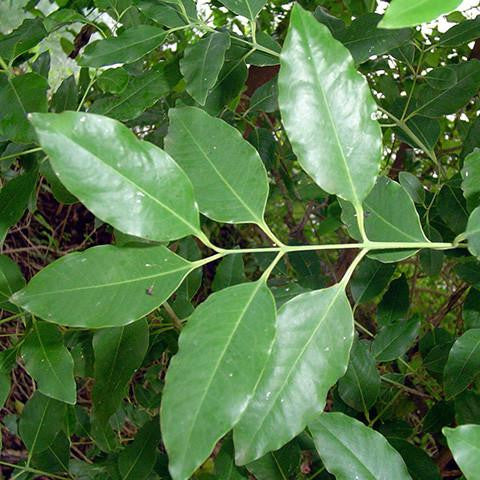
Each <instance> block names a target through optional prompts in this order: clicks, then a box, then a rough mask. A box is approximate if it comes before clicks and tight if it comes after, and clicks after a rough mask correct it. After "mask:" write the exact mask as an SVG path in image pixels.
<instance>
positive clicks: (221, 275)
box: [212, 255, 247, 292]
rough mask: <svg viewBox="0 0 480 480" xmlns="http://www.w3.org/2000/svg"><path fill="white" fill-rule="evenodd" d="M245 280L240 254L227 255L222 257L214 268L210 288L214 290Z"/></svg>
mask: <svg viewBox="0 0 480 480" xmlns="http://www.w3.org/2000/svg"><path fill="white" fill-rule="evenodd" d="M246 281H247V278H246V277H245V268H244V265H243V257H242V255H228V256H226V257H225V258H223V259H222V261H221V262H220V263H219V264H218V266H217V269H216V270H215V277H214V279H213V282H212V290H213V291H214V292H216V291H218V290H221V289H222V288H226V287H231V286H233V285H237V284H238V283H244V282H246Z"/></svg>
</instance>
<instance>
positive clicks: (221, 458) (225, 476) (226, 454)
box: [215, 439, 261, 480]
mask: <svg viewBox="0 0 480 480" xmlns="http://www.w3.org/2000/svg"><path fill="white" fill-rule="evenodd" d="M215 474H216V475H217V478H219V479H220V478H221V479H222V480H245V478H246V477H245V476H244V475H242V474H241V473H240V471H239V470H238V468H237V467H236V466H235V461H234V452H233V443H232V440H231V439H229V440H228V441H226V442H224V443H223V445H222V449H221V450H220V453H219V454H218V456H217V457H216V458H215ZM258 480H261V478H259V479H258Z"/></svg>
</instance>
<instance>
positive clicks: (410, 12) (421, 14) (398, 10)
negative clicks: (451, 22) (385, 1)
mask: <svg viewBox="0 0 480 480" xmlns="http://www.w3.org/2000/svg"><path fill="white" fill-rule="evenodd" d="M461 3H462V0H442V1H441V2H439V1H438V0H418V1H416V2H411V1H410V0H392V2H391V3H390V5H389V7H388V9H387V11H386V13H385V16H384V17H383V20H382V21H381V22H380V27H382V28H402V27H414V26H415V25H420V24H421V23H425V22H431V21H432V20H435V19H436V18H438V17H439V16H440V15H445V14H447V13H450V12H451V11H452V10H455V9H456V8H457V7H458V6H459V5H460V4H461Z"/></svg>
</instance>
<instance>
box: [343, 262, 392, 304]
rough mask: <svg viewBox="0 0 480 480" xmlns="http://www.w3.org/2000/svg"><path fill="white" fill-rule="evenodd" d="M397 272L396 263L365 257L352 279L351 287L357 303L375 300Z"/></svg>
mask: <svg viewBox="0 0 480 480" xmlns="http://www.w3.org/2000/svg"><path fill="white" fill-rule="evenodd" d="M393 272H395V265H394V264H388V263H381V262H378V261H377V260H371V259H369V258H365V259H363V260H362V262H361V263H360V265H359V266H358V268H357V269H356V270H355V272H354V274H353V276H352V279H351V280H350V289H351V291H352V295H353V298H354V300H355V302H356V303H358V304H360V303H365V302H368V301H370V300H373V299H374V298H375V297H376V296H377V295H379V294H380V293H382V291H383V290H384V289H385V287H386V286H387V285H388V282H389V281H390V279H391V278H392V275H393Z"/></svg>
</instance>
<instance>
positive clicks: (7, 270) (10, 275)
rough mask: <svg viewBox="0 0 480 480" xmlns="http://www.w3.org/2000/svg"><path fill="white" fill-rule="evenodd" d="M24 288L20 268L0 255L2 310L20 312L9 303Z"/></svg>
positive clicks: (0, 308) (0, 307)
mask: <svg viewBox="0 0 480 480" xmlns="http://www.w3.org/2000/svg"><path fill="white" fill-rule="evenodd" d="M0 199H1V194H0ZM24 286H25V279H24V278H23V275H22V272H21V270H20V267H19V266H18V265H17V264H16V263H15V262H14V261H13V260H11V259H10V258H9V257H7V256H6V255H0V310H6V311H8V312H12V313H16V312H18V311H19V310H18V308H17V307H16V306H15V305H13V304H12V303H10V302H9V298H10V297H11V296H12V295H13V294H14V293H15V292H16V291H18V290H20V289H21V288H23V287H24Z"/></svg>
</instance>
